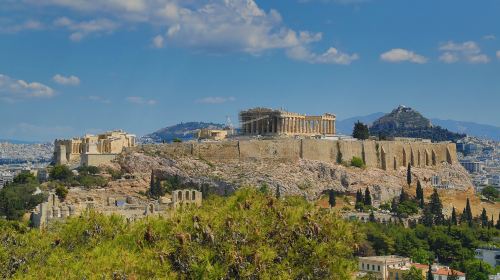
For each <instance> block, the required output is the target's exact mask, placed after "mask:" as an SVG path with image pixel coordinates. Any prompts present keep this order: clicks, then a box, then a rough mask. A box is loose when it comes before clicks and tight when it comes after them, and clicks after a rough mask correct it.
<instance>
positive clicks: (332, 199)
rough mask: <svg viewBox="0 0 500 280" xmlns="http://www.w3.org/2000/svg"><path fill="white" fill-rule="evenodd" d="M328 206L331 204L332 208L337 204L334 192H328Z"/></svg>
mask: <svg viewBox="0 0 500 280" xmlns="http://www.w3.org/2000/svg"><path fill="white" fill-rule="evenodd" d="M328 204H330V207H335V205H336V204H337V202H336V200H335V192H334V191H333V190H329V191H328Z"/></svg>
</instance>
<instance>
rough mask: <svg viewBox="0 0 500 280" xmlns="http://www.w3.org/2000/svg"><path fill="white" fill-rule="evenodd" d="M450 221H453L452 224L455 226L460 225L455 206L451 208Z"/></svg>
mask: <svg viewBox="0 0 500 280" xmlns="http://www.w3.org/2000/svg"><path fill="white" fill-rule="evenodd" d="M450 223H451V225H453V226H456V225H458V221H457V213H456V211H455V207H453V209H452V210H451V218H450Z"/></svg>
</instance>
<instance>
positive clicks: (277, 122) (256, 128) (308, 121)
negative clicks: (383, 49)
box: [240, 108, 335, 136]
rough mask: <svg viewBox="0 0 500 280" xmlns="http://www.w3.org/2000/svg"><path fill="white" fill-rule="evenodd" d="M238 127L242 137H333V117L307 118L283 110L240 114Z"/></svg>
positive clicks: (262, 110) (258, 109) (265, 110)
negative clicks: (239, 126)
mask: <svg viewBox="0 0 500 280" xmlns="http://www.w3.org/2000/svg"><path fill="white" fill-rule="evenodd" d="M240 125H241V134H242V135H273V136H276V135H280V136H321V135H334V134H335V115H333V114H329V113H325V114H323V115H321V116H308V115H305V114H298V113H293V112H288V111H284V110H273V109H269V108H253V109H249V110H246V111H241V112H240Z"/></svg>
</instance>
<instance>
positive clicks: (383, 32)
mask: <svg viewBox="0 0 500 280" xmlns="http://www.w3.org/2000/svg"><path fill="white" fill-rule="evenodd" d="M399 104H404V105H407V106H411V107H413V108H416V109H417V110H419V111H420V112H422V113H423V114H424V115H426V116H428V117H435V118H442V119H454V120H464V121H474V122H478V123H485V124H491V125H496V126H500V115H499V111H498V110H499V109H498V108H499V104H500V1H496V0H484V1H457V0H453V1H452V0H441V1H435V0H420V1H409V0H392V1H383V0H286V1H283V0H267V1H262V0H260V1H259V0H225V1H223V0H203V1H202V0H183V1H180V0H178V1H176V0H15V1H14V0H4V1H1V2H0V138H14V139H20V140H37V141H52V140H53V139H54V138H61V137H72V136H77V135H81V134H84V133H87V132H90V133H94V132H99V131H103V130H109V129H115V128H122V129H125V130H127V131H130V132H133V133H136V134H138V135H143V134H146V133H149V132H152V131H154V130H156V129H158V128H160V127H164V126H167V125H172V124H175V123H179V122H182V121H184V122H186V121H213V122H222V123H223V122H225V120H226V116H231V117H232V119H233V122H237V113H238V111H239V110H241V109H244V108H248V107H253V106H269V107H274V108H280V107H283V108H286V109H288V110H291V111H297V112H304V113H308V114H321V113H324V112H332V113H334V114H336V115H337V118H338V119H344V118H348V117H352V116H357V115H365V114H370V113H373V112H380V111H382V112H388V111H390V110H391V109H392V108H394V107H396V106H397V105H399Z"/></svg>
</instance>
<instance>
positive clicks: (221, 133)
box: [198, 128, 232, 141]
mask: <svg viewBox="0 0 500 280" xmlns="http://www.w3.org/2000/svg"><path fill="white" fill-rule="evenodd" d="M230 134H232V130H231V129H210V128H202V129H200V130H199V131H198V140H215V141H220V140H224V139H226V138H227V137H228V136H229V135H230Z"/></svg>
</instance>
